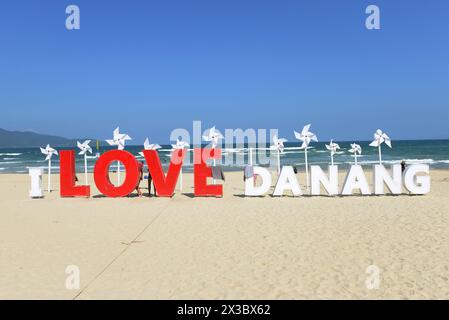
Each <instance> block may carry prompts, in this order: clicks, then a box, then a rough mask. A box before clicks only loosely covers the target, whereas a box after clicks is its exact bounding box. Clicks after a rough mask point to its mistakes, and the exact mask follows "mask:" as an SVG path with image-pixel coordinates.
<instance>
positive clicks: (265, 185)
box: [245, 164, 430, 196]
mask: <svg viewBox="0 0 449 320" xmlns="http://www.w3.org/2000/svg"><path fill="white" fill-rule="evenodd" d="M253 170H254V175H255V176H257V177H258V178H257V181H256V183H255V180H254V177H252V178H249V179H246V181H245V195H246V196H263V195H265V194H267V193H268V192H269V190H270V188H271V182H272V179H271V174H270V172H269V171H268V169H266V168H262V167H257V166H255V167H254V168H253ZM372 170H373V186H372V188H373V192H372V190H371V187H370V185H369V184H368V180H367V178H366V174H365V172H364V170H363V167H362V166H361V165H352V166H351V167H350V168H349V170H348V172H347V174H346V178H345V180H344V182H343V186H342V188H341V191H340V186H339V178H338V166H336V165H330V166H328V170H327V173H325V172H324V171H323V169H321V167H319V166H311V177H310V180H311V189H310V195H312V196H319V195H321V194H322V190H324V191H325V192H326V193H327V194H328V195H330V196H335V195H338V194H340V195H344V196H349V195H353V194H354V193H356V192H358V193H360V194H361V195H372V194H376V195H383V194H386V193H387V190H388V193H389V194H395V195H399V194H402V193H403V190H404V188H405V189H406V190H407V191H408V192H409V193H410V194H418V195H423V194H427V193H429V192H430V176H429V166H428V165H426V164H414V165H410V166H408V167H407V168H406V170H405V171H404V172H402V169H401V165H399V164H395V165H392V166H391V167H390V168H386V167H385V166H384V165H380V164H377V165H374V166H373V168H372ZM286 191H290V192H291V193H292V194H293V195H294V196H301V195H302V194H303V190H301V186H300V184H299V181H298V178H297V175H296V174H295V173H294V170H293V167H291V166H284V167H282V170H281V172H280V174H279V177H278V179H277V182H276V185H275V187H274V191H273V196H283V195H284V194H285V193H286Z"/></svg>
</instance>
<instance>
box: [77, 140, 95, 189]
mask: <svg viewBox="0 0 449 320" xmlns="http://www.w3.org/2000/svg"><path fill="white" fill-rule="evenodd" d="M89 143H90V140H86V141H84V142H83V143H80V142H79V141H77V142H76V144H77V146H78V148H79V149H80V150H81V151H80V152H79V153H78V154H79V155H81V156H84V177H85V179H86V186H87V184H88V181H87V153H88V152H89V153H92V148H91V147H90V146H89Z"/></svg>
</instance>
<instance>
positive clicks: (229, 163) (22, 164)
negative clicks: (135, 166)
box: [0, 140, 449, 174]
mask: <svg viewBox="0 0 449 320" xmlns="http://www.w3.org/2000/svg"><path fill="white" fill-rule="evenodd" d="M336 142H337V143H339V145H340V147H341V149H340V150H339V151H338V152H337V154H336V155H334V164H338V165H339V166H341V167H347V166H349V165H350V164H353V163H354V157H353V156H352V154H351V153H349V152H348V150H349V149H350V143H351V142H338V141H336ZM357 143H358V144H360V145H361V147H362V155H361V156H358V163H359V164H361V165H364V166H371V165H373V164H375V163H377V162H378V151H377V148H373V147H370V146H369V143H370V141H359V142H357ZM285 147H286V150H285V151H284V153H283V154H281V155H280V159H281V165H294V166H298V167H300V166H302V165H304V151H303V150H296V149H293V150H292V149H290V148H295V147H298V144H297V143H286V144H285ZM310 147H311V148H310V149H309V150H308V159H309V164H317V165H321V166H323V167H324V166H327V165H328V164H330V154H329V152H328V151H327V150H326V148H325V142H319V143H312V144H311V146H310ZM55 148H56V149H57V150H63V149H68V148H57V147H55ZM112 149H113V148H112V147H102V148H100V153H103V152H105V151H107V150H112ZM170 149H171V147H170V146H169V145H163V146H162V148H161V149H159V154H160V159H161V162H162V164H163V166H164V167H167V165H168V163H169V161H170ZM73 150H76V152H78V151H79V150H77V149H76V147H75V146H74V147H73ZM126 150H127V151H129V152H131V153H132V154H134V155H135V156H136V157H137V158H138V159H139V160H141V161H143V160H144V159H143V158H142V157H141V156H140V155H139V152H140V151H142V146H127V147H126ZM94 153H95V151H94ZM187 154H188V156H187V158H186V161H185V165H184V170H185V171H187V172H188V171H191V170H192V169H193V164H192V163H193V162H192V159H193V152H192V151H191V150H190V151H189V152H188V153H187ZM222 154H223V157H222V158H223V159H222V161H219V163H221V165H222V166H223V167H224V168H225V170H238V169H241V168H243V167H244V165H245V164H247V163H248V162H249V152H248V149H247V148H245V146H242V147H240V148H236V149H234V150H230V149H227V148H225V147H223V149H222ZM252 154H253V164H256V163H257V164H259V165H262V166H270V165H271V166H272V167H273V168H275V167H276V166H277V152H276V151H271V152H270V151H268V150H259V151H258V152H257V157H256V152H255V151H253V153H252ZM83 159H84V158H83V157H82V156H79V155H77V159H76V162H77V172H80V173H81V172H84V160H83ZM237 160H238V161H237ZM382 160H383V163H384V164H385V165H389V164H394V163H400V162H401V161H403V160H404V161H406V163H408V164H412V163H426V164H429V165H430V167H431V168H435V169H436V168H438V169H449V140H408V141H407V140H403V141H393V148H392V149H390V148H388V147H387V146H386V145H382ZM95 161H96V159H95V155H90V156H89V158H88V170H89V172H92V171H93V168H94V165H95ZM29 167H43V168H46V167H47V161H45V156H44V155H43V154H41V152H40V149H39V148H17V149H16V148H8V149H2V148H0V174H1V173H27V172H28V168H29ZM114 169H115V166H114V165H112V166H111V170H114ZM52 170H53V171H54V172H58V171H59V158H58V156H54V157H53V158H52Z"/></svg>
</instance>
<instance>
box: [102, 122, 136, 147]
mask: <svg viewBox="0 0 449 320" xmlns="http://www.w3.org/2000/svg"><path fill="white" fill-rule="evenodd" d="M127 140H132V139H131V137H130V136H129V135H127V134H124V133H120V128H119V127H117V128H116V129H115V130H114V132H113V137H112V139H109V140H106V142H107V143H108V144H109V145H111V146H117V148H118V149H119V150H123V149H125V142H126V141H127Z"/></svg>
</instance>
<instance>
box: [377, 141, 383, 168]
mask: <svg viewBox="0 0 449 320" xmlns="http://www.w3.org/2000/svg"><path fill="white" fill-rule="evenodd" d="M377 148H378V149H379V164H380V165H381V164H382V147H381V144H380V143H379V146H378V147H377Z"/></svg>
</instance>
